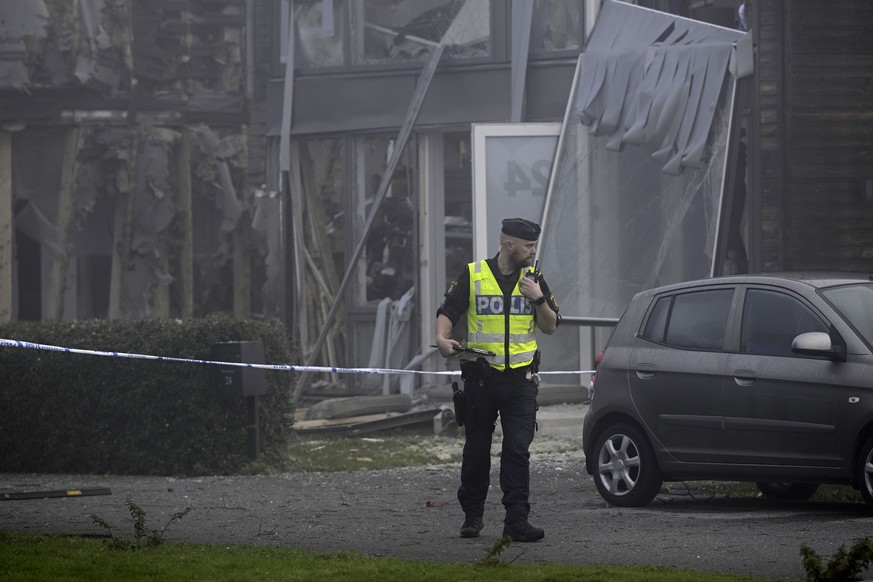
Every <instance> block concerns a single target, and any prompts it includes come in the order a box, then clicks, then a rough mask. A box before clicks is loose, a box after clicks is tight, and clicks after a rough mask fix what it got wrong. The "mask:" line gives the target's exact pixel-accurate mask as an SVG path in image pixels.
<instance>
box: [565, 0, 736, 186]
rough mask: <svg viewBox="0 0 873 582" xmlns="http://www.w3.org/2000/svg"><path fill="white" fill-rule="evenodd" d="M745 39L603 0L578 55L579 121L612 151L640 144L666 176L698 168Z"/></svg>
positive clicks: (716, 28) (683, 20)
mask: <svg viewBox="0 0 873 582" xmlns="http://www.w3.org/2000/svg"><path fill="white" fill-rule="evenodd" d="M745 34H746V33H743V32H739V31H736V30H731V29H727V28H722V27H718V26H713V25H710V24H705V23H702V22H698V21H693V20H688V19H685V18H680V17H677V16H672V15H670V14H664V13H661V12H657V11H654V10H646V9H641V8H639V7H637V6H631V5H628V4H626V3H624V2H616V1H614V0H607V1H605V2H604V3H603V7H602V8H601V11H600V15H599V16H598V19H597V24H596V25H595V27H594V30H593V32H592V34H591V39H590V40H589V42H588V48H587V50H586V52H585V54H584V55H583V59H584V64H583V66H582V69H581V73H582V74H581V75H580V78H579V85H578V90H577V96H576V101H575V104H574V110H575V113H576V116H577V117H578V119H579V120H580V121H581V122H582V123H583V124H584V125H587V126H589V127H590V131H591V132H592V134H593V135H596V136H598V137H600V136H607V137H609V146H608V147H609V148H611V149H614V150H620V149H621V148H622V147H623V146H624V145H625V144H632V145H639V146H643V147H644V148H646V149H647V150H648V151H649V153H650V154H651V156H652V158H653V159H654V160H656V161H657V162H659V163H660V164H662V168H663V170H664V171H665V172H667V173H670V174H678V173H679V172H681V171H682V169H683V168H689V167H690V168H701V167H703V165H704V164H705V159H704V158H705V146H706V144H707V138H708V137H709V135H710V132H711V129H712V126H713V123H714V120H715V103H716V102H717V100H718V98H719V95H720V94H721V93H722V91H723V88H724V86H725V83H726V79H727V78H728V69H729V66H730V64H731V59H732V57H733V55H734V52H735V50H736V45H737V42H738V41H739V40H740V39H741V38H743V36H745Z"/></svg>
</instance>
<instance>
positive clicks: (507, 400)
mask: <svg viewBox="0 0 873 582" xmlns="http://www.w3.org/2000/svg"><path fill="white" fill-rule="evenodd" d="M526 376H527V368H524V369H520V370H511V371H507V372H502V373H501V372H496V371H494V372H493V373H492V374H491V375H490V376H489V377H487V378H484V379H481V381H480V380H479V379H473V380H465V382H464V391H465V393H466V403H467V407H466V423H465V434H466V442H465V443H464V454H463V458H462V461H461V486H460V487H459V488H458V501H460V503H461V508H462V509H463V510H464V514H465V515H466V516H467V517H482V514H483V513H484V511H485V498H486V496H487V495H488V487H489V485H490V483H491V439H492V436H493V434H494V428H495V426H496V422H497V417H498V413H499V414H500V425H501V427H502V429H503V448H502V450H501V452H500V489H501V490H502V491H503V506H504V508H505V509H506V518H505V522H506V523H510V522H513V521H516V520H519V519H527V516H528V514H529V513H530V503H529V502H528V497H529V496H530V444H531V442H533V437H534V431H535V430H536V413H537V393H538V391H539V389H538V387H537V385H536V384H535V383H534V382H533V381H532V380H530V379H528V378H527V377H526Z"/></svg>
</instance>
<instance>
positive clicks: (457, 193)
mask: <svg viewBox="0 0 873 582" xmlns="http://www.w3.org/2000/svg"><path fill="white" fill-rule="evenodd" d="M443 149H444V153H443V163H444V168H445V170H444V171H445V174H444V187H445V196H444V199H445V227H446V277H448V279H449V280H451V279H452V278H453V277H457V276H458V274H459V273H460V272H461V270H462V269H463V268H464V266H465V265H466V264H467V263H469V262H471V261H473V260H474V257H473V169H472V167H471V166H470V159H471V158H470V133H469V132H465V133H448V134H446V135H445V138H444V140H443Z"/></svg>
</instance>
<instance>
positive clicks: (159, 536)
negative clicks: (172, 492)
mask: <svg viewBox="0 0 873 582" xmlns="http://www.w3.org/2000/svg"><path fill="white" fill-rule="evenodd" d="M127 510H128V511H129V512H130V517H131V519H132V520H133V541H130V540H125V539H121V538H118V537H116V536H115V534H114V533H112V526H111V525H109V522H107V521H106V520H105V519H103V518H102V517H99V516H97V515H95V514H93V513H92V514H91V515H90V516H89V517H90V518H91V521H92V522H94V523H95V524H96V525H99V526H100V527H102V528H103V529H105V530H106V532H107V533H108V534H109V537H110V541H109V542H108V545H109V547H111V548H114V549H117V550H138V549H140V548H155V547H157V546H159V545H161V544H162V543H164V534H165V533H166V532H167V529H168V528H169V527H170V524H172V523H173V522H175V521H178V520H180V519H182V518H183V517H185V516H186V515H188V512H190V511H191V508H190V507H186V508H185V509H184V511H177V512H176V513H174V514H173V515H172V516H170V519H169V521H167V523H166V524H165V525H164V527H162V528H161V529H151V528H149V527H148V526H147V525H146V512H145V510H144V509H143V508H142V507H140V506H139V505H137V504H136V503H134V502H133V501H131V500H130V499H128V500H127Z"/></svg>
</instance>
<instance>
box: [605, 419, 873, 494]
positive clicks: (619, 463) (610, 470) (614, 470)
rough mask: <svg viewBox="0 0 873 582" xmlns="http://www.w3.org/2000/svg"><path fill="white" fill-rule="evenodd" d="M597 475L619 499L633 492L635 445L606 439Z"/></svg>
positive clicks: (636, 464) (637, 467) (636, 462)
mask: <svg viewBox="0 0 873 582" xmlns="http://www.w3.org/2000/svg"><path fill="white" fill-rule="evenodd" d="M597 473H598V475H599V476H600V482H601V484H603V486H604V488H606V489H607V490H608V491H609V492H610V494H612V495H615V496H618V497H620V496H622V495H627V494H628V493H630V492H631V491H633V488H634V486H635V485H636V484H637V480H638V479H639V476H640V453H639V450H638V449H637V446H636V444H635V443H634V442H633V441H632V440H631V439H630V438H628V437H627V436H626V435H623V434H620V435H615V436H612V437H610V438H608V439H607V440H606V441H605V442H604V443H603V446H602V447H600V457H599V459H598V462H597ZM869 477H870V475H869V473H868V478H869Z"/></svg>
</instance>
